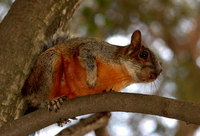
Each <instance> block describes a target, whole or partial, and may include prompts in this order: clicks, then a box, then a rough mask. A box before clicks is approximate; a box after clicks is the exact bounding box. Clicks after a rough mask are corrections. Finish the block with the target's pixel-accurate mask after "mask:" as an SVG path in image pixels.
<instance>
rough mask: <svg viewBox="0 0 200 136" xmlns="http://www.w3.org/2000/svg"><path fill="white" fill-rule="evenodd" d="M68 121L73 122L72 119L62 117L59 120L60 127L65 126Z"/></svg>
mask: <svg viewBox="0 0 200 136" xmlns="http://www.w3.org/2000/svg"><path fill="white" fill-rule="evenodd" d="M67 123H71V120H69V119H62V118H60V119H59V121H57V124H58V126H59V127H63V125H65V124H67Z"/></svg>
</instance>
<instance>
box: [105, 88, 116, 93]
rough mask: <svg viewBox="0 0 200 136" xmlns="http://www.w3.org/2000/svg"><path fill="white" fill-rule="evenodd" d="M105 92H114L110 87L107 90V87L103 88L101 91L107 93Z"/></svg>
mask: <svg viewBox="0 0 200 136" xmlns="http://www.w3.org/2000/svg"><path fill="white" fill-rule="evenodd" d="M107 92H115V90H113V89H112V88H111V89H110V90H108V89H104V90H103V93H107Z"/></svg>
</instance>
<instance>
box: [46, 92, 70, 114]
mask: <svg viewBox="0 0 200 136" xmlns="http://www.w3.org/2000/svg"><path fill="white" fill-rule="evenodd" d="M66 99H67V97H66V96H61V97H58V98H56V99H53V100H51V101H49V102H48V104H47V107H48V110H49V111H52V110H54V111H55V112H57V111H58V110H59V109H60V106H61V105H62V104H63V101H64V100H66Z"/></svg>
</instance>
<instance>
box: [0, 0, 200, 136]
mask: <svg viewBox="0 0 200 136" xmlns="http://www.w3.org/2000/svg"><path fill="white" fill-rule="evenodd" d="M12 2H13V0H0V19H1V20H2V19H3V17H4V16H5V15H6V13H7V11H8V10H9V7H10V6H11V4H12ZM136 29H139V30H141V32H142V36H143V43H144V45H146V46H147V47H149V48H150V49H151V50H153V51H154V52H155V53H156V54H157V55H158V56H159V57H160V59H161V60H162V62H163V69H164V72H163V73H162V76H160V77H159V78H158V79H157V80H156V81H155V82H153V83H150V84H134V85H131V86H129V87H127V88H125V89H124V90H123V91H124V92H134V93H144V94H156V95H160V96H164V97H169V98H174V99H179V100H186V101H196V102H199V101H200V0H132V1H131V0H84V1H83V2H82V3H81V6H80V8H79V9H78V11H77V12H76V14H75V16H74V17H73V20H72V22H71V25H70V27H69V30H70V33H71V34H73V35H75V36H90V37H98V38H99V39H102V40H106V41H107V42H109V43H112V44H117V45H122V46H124V45H127V44H129V42H130V36H131V34H132V33H133V31H134V30H136ZM53 128H56V127H55V125H53ZM108 130H109V133H110V135H111V136H200V127H199V126H197V125H192V124H186V123H185V122H182V121H177V120H174V119H168V118H164V117H159V116H151V115H145V114H136V113H122V112H115V113H112V117H111V119H110V122H109V125H108ZM45 132H46V131H45ZM46 134H47V133H46ZM46 134H44V133H42V132H38V133H37V135H46ZM51 134H52V132H51V133H49V134H48V135H51ZM93 135H94V134H93V133H89V134H87V136H93Z"/></svg>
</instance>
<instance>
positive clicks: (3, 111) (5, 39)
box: [0, 0, 81, 126]
mask: <svg viewBox="0 0 200 136" xmlns="http://www.w3.org/2000/svg"><path fill="white" fill-rule="evenodd" d="M80 1H81V0H57V1H56V0H16V1H15V2H14V3H13V4H12V6H11V9H10V10H9V12H8V14H7V15H6V17H5V18H4V20H3V21H2V22H1V24H0V106H1V108H0V115H1V116H0V126H1V125H2V124H4V123H5V122H7V121H9V120H14V119H16V118H18V117H19V116H20V115H21V111H22V109H23V108H22V107H23V101H22V99H21V98H20V97H19V96H20V95H19V94H20V90H21V88H22V86H23V84H24V81H25V79H26V78H27V77H28V74H29V72H30V70H31V68H32V66H33V64H34V62H35V60H36V58H37V56H38V55H39V53H40V52H41V50H42V48H43V47H42V46H41V42H42V41H44V40H45V39H46V38H47V37H49V36H51V35H53V34H54V33H55V32H56V31H58V30H65V29H66V26H67V24H68V23H69V21H70V19H71V17H72V15H73V13H74V11H75V10H76V9H77V7H78V5H79V3H80Z"/></svg>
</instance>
